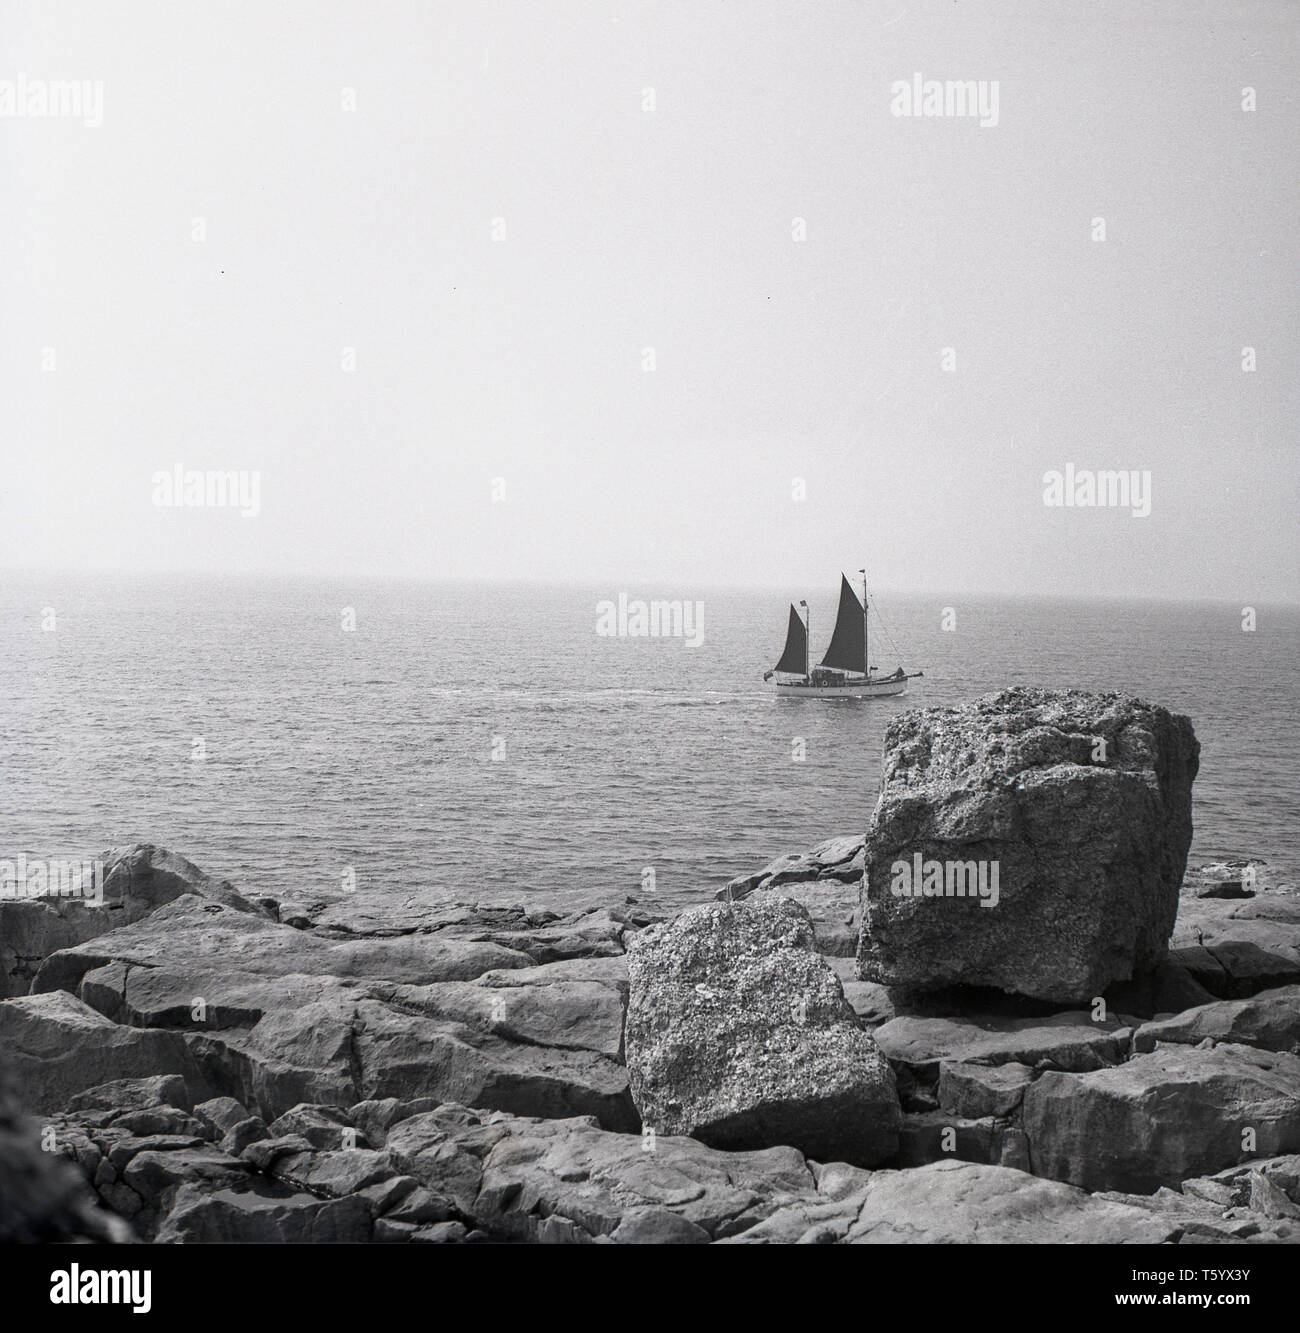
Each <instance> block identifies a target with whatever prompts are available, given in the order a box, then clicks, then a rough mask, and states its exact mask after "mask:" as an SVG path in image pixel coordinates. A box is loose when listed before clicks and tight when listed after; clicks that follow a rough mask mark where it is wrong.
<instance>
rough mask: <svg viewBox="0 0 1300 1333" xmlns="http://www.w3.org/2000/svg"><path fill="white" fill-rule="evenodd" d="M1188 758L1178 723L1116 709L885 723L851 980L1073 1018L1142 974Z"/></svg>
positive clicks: (1174, 881) (918, 717) (1019, 691)
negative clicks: (997, 999)
mask: <svg viewBox="0 0 1300 1333" xmlns="http://www.w3.org/2000/svg"><path fill="white" fill-rule="evenodd" d="M1199 750H1200V747H1199V745H1198V744H1197V741H1196V737H1195V736H1194V735H1193V732H1192V726H1191V723H1190V722H1189V721H1188V719H1187V718H1185V717H1181V716H1176V715H1174V714H1171V713H1169V712H1167V711H1166V710H1165V709H1163V708H1159V707H1156V706H1155V705H1152V704H1148V703H1143V702H1142V701H1141V700H1138V699H1134V698H1130V697H1127V696H1124V695H1118V694H1086V693H1082V692H1080V691H1075V690H1071V691H1052V690H1039V689H1027V688H1016V689H1012V690H1005V691H1003V692H1002V693H1000V694H996V695H989V696H986V697H985V698H982V699H979V700H976V701H975V702H974V703H971V704H967V705H964V706H962V707H960V708H944V709H938V708H932V709H923V710H918V711H914V712H909V713H905V714H903V715H902V716H900V717H898V718H896V719H895V720H894V721H893V722H891V723H890V725H889V727H888V729H887V730H886V732H885V753H884V759H883V763H882V767H881V778H880V797H879V800H878V802H877V804H876V809H875V813H874V816H873V818H872V823H871V828H870V829H869V830H868V833H867V838H866V875H865V879H864V883H863V904H862V931H861V935H860V939H859V946H858V965H859V973H860V975H861V976H862V977H863V979H864V980H868V981H877V982H883V983H885V984H887V985H890V986H896V987H899V988H901V989H903V990H915V991H931V990H937V989H942V988H945V987H950V986H978V987H995V988H997V989H999V990H1002V991H1007V992H1011V993H1013V994H1018V995H1024V996H1030V997H1034V998H1036V999H1041V1000H1048V1001H1053V1002H1063V1003H1082V1002H1089V1001H1091V1000H1092V999H1093V998H1094V997H1096V996H1100V995H1101V994H1102V993H1103V992H1104V991H1105V990H1106V988H1107V986H1109V985H1110V984H1111V983H1112V982H1116V981H1124V980H1127V979H1128V978H1130V977H1132V976H1133V975H1134V973H1135V972H1137V971H1140V970H1142V969H1144V968H1149V967H1152V966H1154V965H1155V964H1156V963H1158V961H1159V960H1160V959H1161V958H1162V957H1163V956H1164V954H1165V951H1166V948H1167V944H1168V940H1169V936H1170V933H1171V931H1172V930H1173V926H1174V919H1175V916H1176V914H1177V911H1178V890H1179V885H1180V884H1181V883H1182V877H1183V869H1184V866H1185V864H1186V859H1187V849H1188V845H1189V844H1190V841H1191V836H1192V822H1191V790H1192V780H1193V779H1194V778H1195V776H1196V771H1197V765H1198V761H1199ZM936 866H937V867H938V871H937V874H936V871H935V867H936ZM918 868H919V870H920V871H921V873H920V874H919V875H918V874H916V871H917V869H918ZM977 878H978V879H979V880H980V882H981V885H982V887H981V889H980V891H979V892H977V891H976V883H975V881H976V879H977ZM913 881H915V882H913ZM995 884H996V890H995V888H994V886H995ZM961 890H965V892H960V891H961Z"/></svg>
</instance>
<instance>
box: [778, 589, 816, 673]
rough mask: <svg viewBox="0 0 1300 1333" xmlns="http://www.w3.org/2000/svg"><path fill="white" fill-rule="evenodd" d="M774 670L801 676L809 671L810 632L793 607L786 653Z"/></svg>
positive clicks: (787, 632)
mask: <svg viewBox="0 0 1300 1333" xmlns="http://www.w3.org/2000/svg"><path fill="white" fill-rule="evenodd" d="M772 669H773V670H774V671H793V672H794V673H795V674H796V675H799V676H802V675H803V674H804V673H805V672H806V671H807V670H808V630H807V628H806V626H805V625H804V623H803V621H802V620H800V618H799V612H798V611H796V610H795V609H794V607H793V606H792V607H791V608H790V628H789V629H788V630H786V632H785V652H783V653H782V654H781V660H780V661H779V662H778V663H777V664H776V666H775V667H773V668H772Z"/></svg>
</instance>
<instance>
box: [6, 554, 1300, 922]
mask: <svg viewBox="0 0 1300 1333" xmlns="http://www.w3.org/2000/svg"><path fill="white" fill-rule="evenodd" d="M808 591H809V590H807V589H803V590H798V591H795V590H791V592H790V593H789V594H783V593H782V592H780V591H775V592H755V591H753V590H743V591H737V590H726V589H711V588H700V589H683V588H673V589H665V588H654V587H629V588H619V587H615V586H609V587H591V588H588V587H566V588H556V587H527V586H520V587H504V586H501V585H482V586H472V585H466V584H459V585H455V584H418V583H404V582H380V581H375V582H369V581H366V582H361V581H357V582H348V581H331V580H325V579H318V580H271V579H265V580H258V579H226V580H223V579H217V578H195V577H187V578H179V577H177V578H124V577H114V578H111V579H109V578H98V579H92V578H89V577H86V576H63V577H50V578H38V577H36V576H32V575H27V574H21V575H8V576H5V578H4V580H3V581H2V582H0V636H2V637H0V642H2V643H3V645H4V648H3V658H2V659H0V698H2V699H3V703H2V704H0V773H3V778H2V779H0V782H2V784H3V786H2V794H0V816H3V822H2V825H0V856H4V857H10V856H17V855H18V854H19V853H26V855H27V856H28V857H41V858H53V857H60V858H77V859H81V858H88V857H93V856H95V855H97V854H98V853H99V852H101V851H102V850H103V849H104V848H106V847H108V846H111V845H115V844H123V843H129V842H133V841H150V842H157V843H160V844H162V845H164V846H167V847H171V848H173V849H175V850H178V851H182V852H184V853H185V854H186V855H188V856H189V857H191V858H192V859H193V860H195V861H197V862H198V863H199V864H200V865H201V866H202V867H203V868H204V869H206V870H209V871H211V872H213V873H216V874H219V875H222V876H225V877H228V878H230V879H232V880H234V881H235V883H236V884H238V885H240V886H242V887H246V888H252V889H257V890H260V891H263V892H266V893H270V894H273V895H277V896H282V897H294V898H299V899H301V898H304V897H309V896H311V895H312V894H313V893H314V892H317V891H319V890H321V889H324V888H329V889H331V890H337V889H338V888H339V887H340V885H341V882H342V877H343V874H344V872H345V869H346V868H347V867H352V868H353V869H354V870H355V872H356V874H357V876H358V879H359V881H360V882H365V883H368V884H371V885H381V886H385V887H387V886H391V888H392V889H393V891H394V892H398V891H407V892H409V891H411V890H412V889H420V890H425V891H434V892H445V893H446V894H447V896H448V897H451V898H459V899H464V900H475V901H504V902H514V901H518V900H519V899H521V898H523V897H529V898H535V897H537V896H540V897H541V898H543V899H546V900H551V901H553V902H554V903H555V904H556V905H557V906H563V905H565V904H566V903H570V902H574V901H577V900H581V901H589V900H590V899H591V898H592V897H595V896H602V897H607V898H608V899H609V900H611V901H622V899H623V898H624V896H626V895H628V894H636V895H642V896H647V895H645V892H644V887H643V886H644V879H643V874H644V871H645V868H646V867H653V870H654V891H655V893H656V894H657V895H658V896H659V900H660V901H662V902H663V903H665V904H667V905H672V906H676V905H679V904H685V903H689V902H697V901H700V900H701V899H703V898H704V897H706V896H708V895H709V894H710V893H711V892H712V891H713V890H714V889H716V888H717V887H718V886H720V885H721V884H723V883H724V882H725V881H726V880H727V879H729V878H730V877H731V876H733V875H736V874H740V873H742V872H748V871H750V870H753V869H756V868H757V867H759V866H760V865H762V864H763V863H764V862H766V861H768V860H770V859H771V858H772V857H774V856H776V855H779V854H780V853H783V852H787V851H795V850H800V849H803V848H806V847H808V846H810V845H812V844H813V843H815V842H818V841H820V840H822V839H824V838H826V837H829V836H831V835H833V834H839V833H845V832H852V831H856V830H860V829H862V828H863V827H864V826H865V825H866V823H867V821H868V818H869V815H870V811H871V808H872V805H873V804H874V800H875V793H876V783H877V774H878V770H879V759H880V747H881V738H882V734H883V731H884V728H885V725H886V723H887V722H888V721H889V719H890V718H892V717H893V716H895V715H896V714H897V713H898V712H899V711H901V710H902V709H905V708H909V707H917V706H924V705H934V704H949V703H955V702H958V701H961V700H965V699H970V698H973V697H974V696H976V695H979V694H982V693H985V692H987V691H990V690H996V689H999V688H1002V687H1004V686H1007V685H1011V684H1016V683H1026V684H1039V685H1046V686H1059V687H1064V686H1076V687H1081V688H1087V689H1119V690H1124V691H1129V692H1132V693H1136V694H1139V695H1142V696H1144V697H1146V698H1148V699H1151V700H1153V701H1155V702H1158V703H1161V704H1164V705H1166V706H1167V707H1169V708H1172V709H1175V710H1177V711H1180V712H1185V713H1188V714H1189V715H1190V716H1191V718H1192V720H1193V722H1194V724H1195V727H1196V731H1197V734H1198V736H1199V737H1200V740H1201V745H1202V760H1201V773H1200V777H1199V778H1198V780H1197V783H1196V788H1195V822H1196V839H1195V844H1194V847H1193V852H1192V856H1193V859H1194V860H1210V859H1217V858H1222V857H1230V856H1243V855H1250V856H1256V857H1260V858H1263V859H1265V860H1267V861H1269V862H1271V863H1272V864H1273V865H1274V867H1275V868H1276V869H1277V870H1278V871H1279V872H1280V873H1281V875H1282V876H1283V877H1284V878H1291V879H1294V878H1295V877H1296V872H1297V870H1298V869H1300V800H1298V799H1297V784H1296V772H1297V763H1296V760H1297V725H1296V723H1297V715H1298V713H1300V709H1298V708H1297V693H1298V691H1297V684H1296V671H1295V663H1296V661H1297V658H1298V656H1300V611H1297V609H1295V608H1285V609H1269V608H1262V607H1261V608H1258V616H1259V618H1258V628H1257V629H1256V630H1255V632H1253V633H1246V632H1243V630H1242V619H1241V608H1240V607H1238V606H1225V605H1208V604H1189V603H1179V604H1163V603H1154V602H1107V603H1103V602H1088V601H1073V600H1064V599H1062V600H1055V601H1042V600H1017V599H1001V600H999V599H990V598H962V597H950V598H942V597H934V596H927V597H916V596H890V597H886V598H882V599H881V601H880V606H881V609H882V611H883V612H884V614H885V623H886V624H887V626H888V628H889V630H890V631H891V632H892V634H893V636H894V638H895V640H896V641H897V642H898V644H899V645H900V647H901V649H902V654H903V656H902V660H903V662H904V663H905V665H907V667H908V668H909V670H914V669H918V668H920V669H924V671H925V679H924V680H920V681H914V682H913V684H912V690H911V693H910V694H909V695H908V696H906V697H905V698H902V699H892V700H872V701H868V702H856V703H855V702H847V701H814V700H788V699H777V698H775V697H773V696H771V695H769V694H768V693H766V692H765V691H764V689H763V688H762V686H761V675H762V672H763V670H764V669H765V668H766V667H768V666H770V665H771V664H772V663H773V662H774V661H775V660H776V657H777V656H778V655H779V653H780V650H781V646H782V642H783V639H784V634H785V622H786V616H787V605H788V602H789V600H790V599H791V597H794V598H798V597H799V596H807V595H808ZM620 592H625V593H627V595H628V596H629V597H631V598H638V597H641V598H647V599H648V598H651V597H671V598H689V599H692V600H694V599H700V600H702V601H703V603H704V622H703V625H704V634H703V643H702V644H701V645H700V646H699V647H694V648H693V647H689V646H687V644H686V643H685V642H683V640H681V639H674V638H659V639H651V638H644V639H632V638H603V637H599V636H598V635H597V634H596V622H597V615H596V604H597V602H598V601H600V600H601V599H603V598H610V599H611V600H614V599H617V597H618V594H619V593H620ZM836 592H837V589H836V587H835V582H834V580H829V579H828V581H827V587H826V588H825V589H824V590H822V591H821V592H820V595H817V596H814V597H812V598H811V599H810V600H811V602H812V613H813V640H814V648H815V650H821V649H823V648H824V646H825V643H826V641H827V638H828V633H829V630H830V627H831V624H832V621H833V618H834V607H835V598H836ZM946 607H950V608H952V610H953V612H954V614H955V629H953V630H944V629H943V628H942V623H943V617H944V609H945V608H946ZM47 608H49V609H52V611H53V624H54V628H53V629H52V630H49V629H45V628H43V622H45V623H49V617H48V614H47ZM345 608H351V609H352V611H353V613H354V615H355V626H356V628H355V630H350V631H349V630H345V629H344V628H343V624H344V610H345ZM873 624H874V622H873ZM873 642H874V643H876V644H877V645H878V647H877V649H876V650H875V651H873V653H872V659H873V661H874V662H875V663H876V664H877V665H878V666H880V667H881V668H883V669H892V668H893V667H894V666H895V665H897V663H898V660H899V655H898V654H896V653H895V652H894V651H892V649H891V648H889V646H888V644H887V641H886V640H885V639H884V636H883V634H880V635H877V637H876V638H875V639H874V640H873ZM800 739H801V740H802V742H803V745H802V752H803V754H804V756H805V757H804V758H803V760H802V762H800V761H799V760H798V759H797V758H796V754H797V753H798V751H799V749H800V747H799V745H798V743H797V742H798V740H800ZM494 756H495V757H494Z"/></svg>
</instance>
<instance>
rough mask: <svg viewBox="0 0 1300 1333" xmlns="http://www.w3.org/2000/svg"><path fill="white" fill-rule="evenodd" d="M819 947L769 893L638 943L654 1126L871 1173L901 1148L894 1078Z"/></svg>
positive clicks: (634, 989) (634, 991)
mask: <svg viewBox="0 0 1300 1333" xmlns="http://www.w3.org/2000/svg"><path fill="white" fill-rule="evenodd" d="M814 947H815V936H814V930H813V925H812V921H811V920H810V918H809V916H808V913H807V912H806V911H805V910H804V909H803V908H802V907H800V906H799V905H798V904H797V903H793V902H790V901H788V900H786V899H782V898H774V897H771V896H770V895H766V894H761V895H759V896H758V897H757V899H756V900H754V901H752V902H744V903H734V904H732V903H718V904H711V905H709V906H706V907H700V908H696V909H694V910H693V911H690V912H686V913H685V914H683V915H682V916H680V917H678V918H677V920H675V921H673V922H671V923H668V924H665V925H662V926H657V927H653V928H651V929H649V930H647V931H644V932H642V933H641V934H639V935H638V936H636V937H635V938H634V939H633V940H632V941H631V944H630V946H629V949H628V974H629V979H630V996H629V1002H628V1014H627V1028H626V1058H627V1066H628V1077H629V1081H630V1085H631V1089H632V1098H633V1101H634V1102H635V1103H636V1106H637V1109H638V1110H639V1111H640V1113H641V1118H642V1120H643V1122H644V1123H645V1124H646V1125H647V1126H649V1127H650V1128H652V1129H654V1130H656V1131H657V1132H658V1133H661V1134H674V1135H676V1134H691V1135H694V1136H695V1137H696V1138H698V1139H701V1140H702V1141H704V1142H706V1143H709V1144H713V1145H715V1146H718V1147H731V1148H763V1147H767V1146H771V1145H777V1144H788V1145H792V1146H794V1147H796V1148H799V1149H800V1150H801V1151H803V1152H806V1153H807V1154H808V1155H810V1156H812V1157H816V1158H818V1159H820V1160H843V1161H847V1162H854V1163H858V1164H861V1165H872V1164H873V1163H876V1162H879V1161H882V1160H884V1159H885V1158H887V1157H889V1156H890V1155H891V1154H892V1153H893V1152H894V1151H895V1149H896V1147H897V1140H898V1126H899V1120H900V1114H901V1112H900V1107H899V1103H898V1093H897V1088H896V1085H895V1082H894V1075H893V1072H892V1070H891V1069H890V1067H889V1064H888V1062H887V1061H886V1060H885V1058H884V1056H883V1055H881V1053H880V1051H879V1050H878V1048H877V1047H876V1044H875V1042H874V1041H873V1040H872V1038H871V1036H870V1035H869V1033H868V1032H867V1031H866V1030H865V1029H864V1028H863V1027H862V1026H861V1023H860V1021H859V1019H858V1017H857V1015H856V1014H855V1013H854V1012H853V1010H852V1008H851V1007H850V1005H849V1004H848V1002H847V1001H846V1000H845V998H844V993H843V991H842V990H841V988H840V983H839V981H838V979H837V978H836V976H835V974H834V972H832V971H831V969H830V968H829V967H828V966H827V965H826V963H825V962H824V961H823V960H822V959H821V958H820V957H818V955H817V954H816V953H815V952H814Z"/></svg>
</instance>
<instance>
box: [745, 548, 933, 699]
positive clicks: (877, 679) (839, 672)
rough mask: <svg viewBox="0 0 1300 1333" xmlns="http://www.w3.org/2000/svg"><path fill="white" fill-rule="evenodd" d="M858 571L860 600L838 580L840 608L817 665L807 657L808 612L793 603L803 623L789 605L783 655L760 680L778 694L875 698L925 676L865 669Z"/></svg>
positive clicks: (866, 631) (864, 600)
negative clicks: (769, 683)
mask: <svg viewBox="0 0 1300 1333" xmlns="http://www.w3.org/2000/svg"><path fill="white" fill-rule="evenodd" d="M858 572H859V573H860V574H861V575H862V600H861V601H858V595H857V593H855V592H854V591H853V588H852V586H851V585H850V583H849V581H848V579H847V578H846V577H845V576H844V575H843V574H841V575H840V609H839V613H838V614H837V615H836V617H835V631H834V633H833V634H832V635H831V642H830V647H829V648H827V649H826V656H825V657H823V658H822V660H821V662H820V664H819V665H818V666H813V665H812V664H811V662H810V661H809V655H808V644H809V639H810V637H811V628H812V612H811V611H809V610H808V603H807V602H800V603H799V606H802V607H803V608H804V613H805V615H806V617H807V619H806V620H805V618H804V616H801V615H800V614H799V611H798V608H797V607H795V606H794V605H793V604H791V606H790V626H789V628H788V629H787V630H786V636H785V651H784V652H783V653H782V654H781V660H780V661H779V662H778V663H777V664H776V666H774V667H773V668H772V670H771V671H767V672H765V673H764V674H763V679H764V680H765V681H771V682H772V687H773V688H774V689H775V690H776V692H777V693H778V694H786V695H794V696H798V697H799V698H804V699H875V698H879V697H881V696H885V695H891V694H904V693H906V691H907V682H908V681H909V680H915V679H916V678H917V677H918V676H923V675H924V674H925V672H923V671H913V672H911V673H908V672H906V671H904V670H903V668H902V667H901V666H900V667H899V668H898V669H897V670H896V671H895V672H894V673H893V675H890V676H882V675H881V674H880V673H879V671H878V670H877V669H876V668H875V667H873V666H871V665H870V664H869V658H868V655H867V650H868V646H869V642H870V634H869V630H870V627H869V625H868V622H867V616H868V610H867V607H868V605H869V599H868V597H867V579H866V570H859V571H858ZM782 677H784V679H782Z"/></svg>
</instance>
